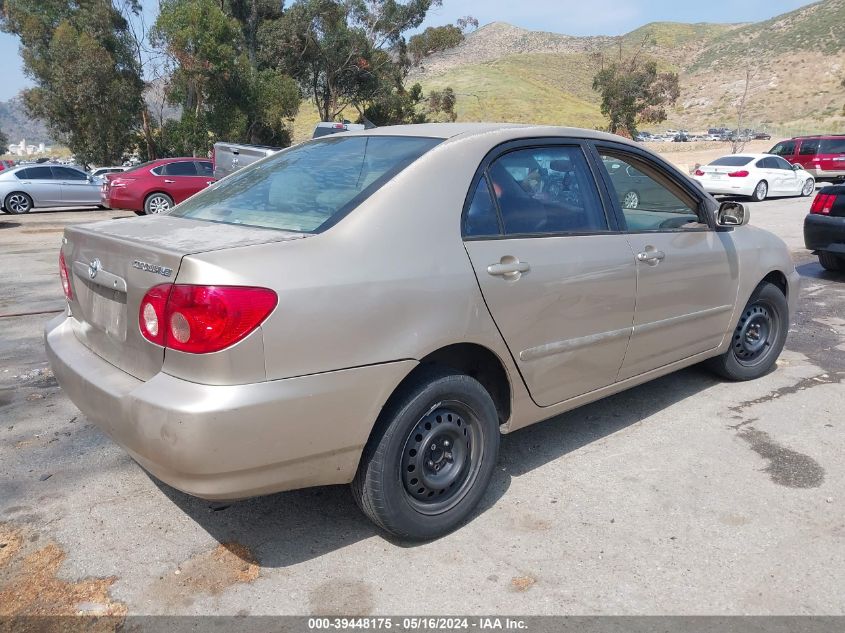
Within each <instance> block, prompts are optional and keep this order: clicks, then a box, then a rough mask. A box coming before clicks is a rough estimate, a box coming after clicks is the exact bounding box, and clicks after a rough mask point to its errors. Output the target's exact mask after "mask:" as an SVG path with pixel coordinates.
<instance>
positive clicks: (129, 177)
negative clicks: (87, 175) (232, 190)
mask: <svg viewBox="0 0 845 633" xmlns="http://www.w3.org/2000/svg"><path fill="white" fill-rule="evenodd" d="M213 182H214V175H213V168H212V165H211V161H210V160H206V159H202V158H162V159H159V160H154V161H150V162H148V163H143V164H141V165H138V166H137V167H133V168H132V169H127V170H126V171H125V172H123V173H119V174H107V175H106V180H105V182H104V183H103V186H102V192H101V199H102V204H103V205H105V206H107V207H109V208H111V209H130V210H132V211H134V212H135V213H137V214H138V215H145V214H147V215H154V214H158V213H164V212H165V211H168V210H170V208H171V207H173V205H176V204H179V203H180V202H182V201H184V200H187V199H188V198H190V197H191V196H192V195H194V194H195V193H197V192H198V191H202V190H203V189H205V188H206V187H207V186H208V185H210V184H212V183H213Z"/></svg>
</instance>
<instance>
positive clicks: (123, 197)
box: [100, 187, 144, 211]
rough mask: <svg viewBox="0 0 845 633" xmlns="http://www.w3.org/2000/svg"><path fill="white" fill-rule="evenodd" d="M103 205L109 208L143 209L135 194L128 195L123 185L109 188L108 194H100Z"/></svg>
mask: <svg viewBox="0 0 845 633" xmlns="http://www.w3.org/2000/svg"><path fill="white" fill-rule="evenodd" d="M100 197H101V198H102V200H103V205H104V206H107V207H108V208H109V209H127V210H129V211H143V210H144V206H143V202H139V201H138V200H137V199H136V198H135V196H133V195H129V193H128V192H127V191H126V188H125V187H117V188H112V189H109V193H108V196H106V195H104V194H101V195H100Z"/></svg>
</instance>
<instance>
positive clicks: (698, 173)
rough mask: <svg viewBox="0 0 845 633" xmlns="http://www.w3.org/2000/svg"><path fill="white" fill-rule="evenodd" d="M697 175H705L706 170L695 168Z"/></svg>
mask: <svg viewBox="0 0 845 633" xmlns="http://www.w3.org/2000/svg"><path fill="white" fill-rule="evenodd" d="M695 175H696V176H703V175H704V172H703V171H701V170H700V169H696V170H695Z"/></svg>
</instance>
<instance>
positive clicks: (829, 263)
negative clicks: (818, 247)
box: [819, 251, 845, 272]
mask: <svg viewBox="0 0 845 633" xmlns="http://www.w3.org/2000/svg"><path fill="white" fill-rule="evenodd" d="M819 264H821V266H822V268H824V269H825V270H830V271H833V272H838V271H841V270H845V257H841V256H840V255H834V254H833V253H828V252H827V251H819Z"/></svg>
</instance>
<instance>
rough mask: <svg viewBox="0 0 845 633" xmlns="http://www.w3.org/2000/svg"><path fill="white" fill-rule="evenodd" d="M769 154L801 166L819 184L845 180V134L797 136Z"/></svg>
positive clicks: (775, 147) (780, 144)
mask: <svg viewBox="0 0 845 633" xmlns="http://www.w3.org/2000/svg"><path fill="white" fill-rule="evenodd" d="M768 153H769V154H774V155H775V156H780V157H782V158H784V159H786V160H788V161H789V162H790V163H793V164H797V165H801V166H802V167H803V168H804V169H805V170H806V171H808V172H810V173H811V174H812V175H813V177H814V178H815V179H816V180H818V181H819V182H824V181H829V182H837V181H842V180H845V134H830V135H826V136H796V137H795V138H792V139H789V140H786V141H781V142H780V143H778V144H777V145H775V146H774V147H773V148H772V149H770V150H769V152H768Z"/></svg>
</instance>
